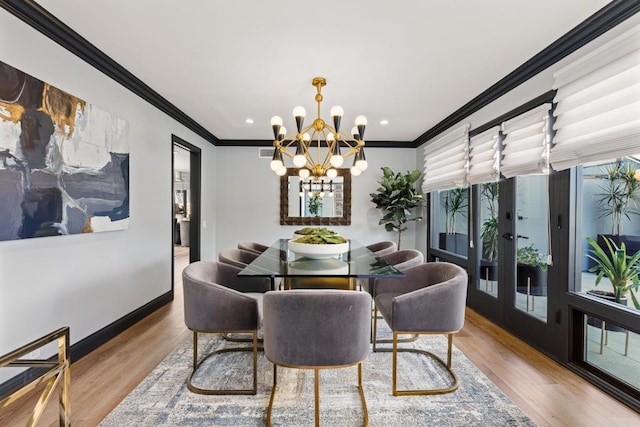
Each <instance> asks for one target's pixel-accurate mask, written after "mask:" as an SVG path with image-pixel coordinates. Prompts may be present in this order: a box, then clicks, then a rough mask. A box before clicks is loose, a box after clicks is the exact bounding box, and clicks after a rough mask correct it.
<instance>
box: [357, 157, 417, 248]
mask: <svg viewBox="0 0 640 427" xmlns="http://www.w3.org/2000/svg"><path fill="white" fill-rule="evenodd" d="M381 169H382V178H381V179H380V180H379V181H378V184H380V187H378V190H377V192H375V193H370V194H369V195H370V196H371V201H372V202H373V203H375V205H376V208H378V209H381V210H382V211H384V216H383V217H382V218H381V219H380V221H379V222H378V224H380V225H384V228H385V230H387V231H389V232H397V233H398V249H400V241H401V236H402V232H403V231H405V230H406V229H407V226H406V225H405V224H406V223H407V222H409V221H419V220H421V219H422V217H421V216H416V215H415V213H413V212H412V209H414V208H416V207H418V206H420V205H421V204H422V194H420V193H419V192H418V191H416V181H417V180H418V178H419V177H420V171H419V170H414V171H410V172H409V171H407V173H405V174H402V173H400V172H398V173H394V172H393V171H392V170H391V169H390V168H388V167H386V166H385V167H382V168H381Z"/></svg>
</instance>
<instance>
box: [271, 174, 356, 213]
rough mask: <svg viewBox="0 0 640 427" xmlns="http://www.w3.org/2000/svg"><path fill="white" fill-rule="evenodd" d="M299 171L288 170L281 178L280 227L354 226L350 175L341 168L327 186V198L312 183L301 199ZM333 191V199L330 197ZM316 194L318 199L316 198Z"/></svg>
mask: <svg viewBox="0 0 640 427" xmlns="http://www.w3.org/2000/svg"><path fill="white" fill-rule="evenodd" d="M297 171H298V169H295V168H287V173H286V174H285V175H283V176H281V177H280V225H351V173H350V172H349V169H338V176H337V177H335V178H334V179H333V181H332V182H331V183H329V182H325V183H324V190H325V191H324V193H325V194H324V196H323V197H320V195H319V193H320V188H319V187H320V185H319V184H313V188H312V192H311V194H310V192H309V191H308V188H307V189H305V191H303V193H304V194H303V196H302V197H300V184H301V182H300V178H298V173H297ZM330 190H333V196H330V195H329V193H330V192H331V191H330ZM314 194H315V195H316V197H314Z"/></svg>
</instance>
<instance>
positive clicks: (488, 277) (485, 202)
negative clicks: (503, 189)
mask: <svg viewBox="0 0 640 427" xmlns="http://www.w3.org/2000/svg"><path fill="white" fill-rule="evenodd" d="M480 242H481V245H482V257H481V259H480V277H479V279H480V280H479V281H478V283H477V285H476V286H477V289H479V290H481V291H483V292H486V293H488V294H490V295H493V296H494V297H497V296H498V183H497V182H490V183H486V184H480Z"/></svg>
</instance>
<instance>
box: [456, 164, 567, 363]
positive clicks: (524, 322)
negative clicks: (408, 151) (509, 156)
mask: <svg viewBox="0 0 640 427" xmlns="http://www.w3.org/2000/svg"><path fill="white" fill-rule="evenodd" d="M550 180H553V177H549V176H546V175H528V176H522V177H515V178H511V179H503V180H501V181H500V182H499V183H490V184H480V185H476V186H475V187H474V188H473V192H472V199H473V202H472V207H471V215H470V217H471V218H472V221H471V224H473V226H472V228H473V229H475V230H476V231H475V232H474V233H473V235H474V247H475V250H472V251H470V256H469V259H468V262H469V267H470V270H469V271H470V273H475V274H470V276H471V289H470V292H469V305H470V306H471V307H472V308H474V309H476V310H477V311H479V312H480V313H481V314H483V315H485V316H487V317H489V318H491V319H493V320H494V321H496V322H498V323H499V324H501V325H503V326H504V327H505V328H507V329H509V330H510V331H512V332H513V333H514V334H516V335H517V336H519V337H521V338H523V339H524V340H525V341H527V342H529V343H531V344H532V345H534V346H536V347H538V348H539V349H541V350H543V351H545V352H548V353H551V354H554V355H557V354H559V352H560V351H561V347H562V342H561V339H560V337H561V330H560V325H559V322H560V311H559V296H560V289H561V288H562V285H561V284H560V283H558V282H557V280H556V279H554V277H555V276H554V275H553V269H554V266H553V265H552V264H553V258H552V256H551V253H552V251H551V248H552V246H551V243H552V235H553V233H552V228H551V226H550V225H551V221H550V217H551V215H550V212H551V211H550V209H551V206H550V205H551V203H550V202H549V200H550V199H549V194H550V191H549V186H550V182H551V181H550ZM564 287H565V288H566V284H565V285H564Z"/></svg>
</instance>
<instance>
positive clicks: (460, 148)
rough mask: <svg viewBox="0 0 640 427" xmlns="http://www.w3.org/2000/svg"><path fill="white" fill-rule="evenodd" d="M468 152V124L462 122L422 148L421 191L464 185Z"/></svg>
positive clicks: (427, 191)
mask: <svg viewBox="0 0 640 427" xmlns="http://www.w3.org/2000/svg"><path fill="white" fill-rule="evenodd" d="M468 154H469V124H468V123H467V124H464V125H462V126H460V127H458V128H456V129H454V130H452V131H450V132H448V133H446V134H444V135H443V136H442V137H440V138H438V139H434V140H432V141H429V142H428V143H427V145H426V147H425V148H424V179H423V182H422V191H423V192H424V193H429V192H431V191H435V190H445V189H449V188H456V187H464V186H466V182H465V177H466V173H467V162H468Z"/></svg>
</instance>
